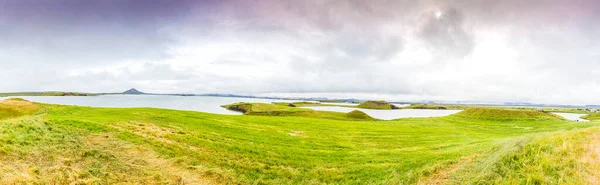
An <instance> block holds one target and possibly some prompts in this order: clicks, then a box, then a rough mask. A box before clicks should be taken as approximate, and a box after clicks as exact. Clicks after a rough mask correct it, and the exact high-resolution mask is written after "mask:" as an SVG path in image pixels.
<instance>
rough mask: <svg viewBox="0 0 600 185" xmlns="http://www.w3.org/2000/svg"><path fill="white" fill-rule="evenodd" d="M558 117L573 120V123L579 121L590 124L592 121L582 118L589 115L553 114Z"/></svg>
mask: <svg viewBox="0 0 600 185" xmlns="http://www.w3.org/2000/svg"><path fill="white" fill-rule="evenodd" d="M553 113H554V114H556V115H559V116H562V117H563V118H565V119H568V120H571V121H579V122H588V121H590V120H586V119H582V118H581V116H585V115H587V114H574V113H559V112H553Z"/></svg>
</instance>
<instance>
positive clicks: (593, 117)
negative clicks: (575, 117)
mask: <svg viewBox="0 0 600 185" xmlns="http://www.w3.org/2000/svg"><path fill="white" fill-rule="evenodd" d="M581 118H583V119H587V120H600V113H593V114H588V115H585V116H583V117H581Z"/></svg>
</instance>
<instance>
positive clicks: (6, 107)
mask: <svg viewBox="0 0 600 185" xmlns="http://www.w3.org/2000/svg"><path fill="white" fill-rule="evenodd" d="M41 108H42V106H41V105H39V104H36V103H32V102H29V101H27V100H24V99H21V98H9V99H6V100H3V101H0V119H6V118H14V117H19V116H24V115H30V114H34V113H35V112H37V111H39V110H40V109H41Z"/></svg>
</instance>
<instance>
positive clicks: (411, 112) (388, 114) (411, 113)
mask: <svg viewBox="0 0 600 185" xmlns="http://www.w3.org/2000/svg"><path fill="white" fill-rule="evenodd" d="M303 108H309V109H313V110H321V111H333V112H342V113H348V112H351V111H353V110H360V111H363V112H364V113H366V114H368V115H369V116H371V117H373V118H377V119H382V120H392V119H399V118H428V117H441V116H448V115H451V114H455V113H458V112H460V111H461V110H430V109H398V110H373V109H360V108H349V107H334V106H331V107H326V106H314V107H303Z"/></svg>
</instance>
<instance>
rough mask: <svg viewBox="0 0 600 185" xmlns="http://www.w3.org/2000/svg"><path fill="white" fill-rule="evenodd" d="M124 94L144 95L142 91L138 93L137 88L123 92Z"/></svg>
mask: <svg viewBox="0 0 600 185" xmlns="http://www.w3.org/2000/svg"><path fill="white" fill-rule="evenodd" d="M123 94H144V93H143V92H142V91H138V90H137V89H135V88H131V89H129V90H127V91H125V92H123Z"/></svg>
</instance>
